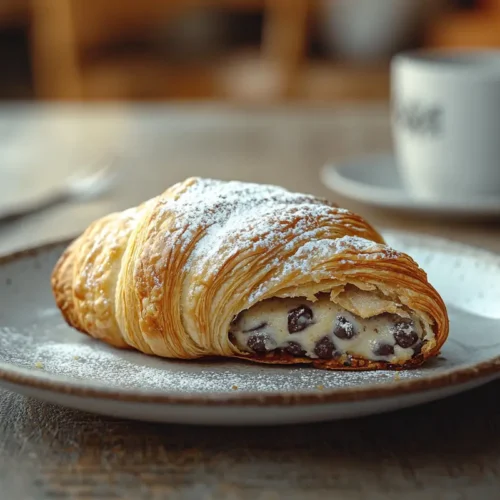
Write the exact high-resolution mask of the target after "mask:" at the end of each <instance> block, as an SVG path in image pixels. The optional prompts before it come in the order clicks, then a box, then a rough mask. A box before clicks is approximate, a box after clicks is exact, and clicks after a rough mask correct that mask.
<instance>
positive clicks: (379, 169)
mask: <svg viewBox="0 0 500 500" xmlns="http://www.w3.org/2000/svg"><path fill="white" fill-rule="evenodd" d="M320 176H321V180H322V182H323V184H325V185H326V186H327V187H328V188H330V189H331V190H332V191H334V192H335V193H337V194H339V195H341V196H344V197H346V198H351V199H353V200H356V201H359V202H362V203H365V204H367V205H372V206H378V207H380V208H390V209H397V210H404V211H411V212H415V213H421V214H428V215H445V216H454V217H471V216H472V217H491V216H499V215H500V196H499V197H498V198H485V197H473V196H472V195H471V196H470V197H468V199H462V200H456V201H451V200H432V201H430V200H429V201H428V200H419V199H414V198H413V197H412V196H411V194H410V193H408V192H407V191H406V190H405V188H404V186H403V183H402V181H401V178H400V176H399V172H398V169H397V166H396V161H395V159H394V156H393V155H392V154H390V153H385V154H373V155H369V156H364V157H360V158H357V159H353V160H349V161H345V162H342V163H330V164H327V165H325V166H324V167H323V168H322V170H321V173H320Z"/></svg>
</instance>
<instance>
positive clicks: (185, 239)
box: [163, 179, 396, 275]
mask: <svg viewBox="0 0 500 500" xmlns="http://www.w3.org/2000/svg"><path fill="white" fill-rule="evenodd" d="M163 210H168V211H170V212H171V213H172V214H173V215H174V217H175V222H174V225H173V227H172V231H175V232H176V238H177V239H176V243H175V244H176V245H180V246H181V250H182V251H184V250H185V249H186V248H187V246H188V245H192V243H193V240H194V239H195V238H198V237H200V235H201V237H200V239H199V240H198V241H197V242H196V245H195V246H194V248H192V251H191V254H190V256H189V259H188V260H187V262H186V267H187V268H188V269H189V270H191V271H194V272H197V273H199V274H201V275H203V274H206V273H210V275H212V273H216V272H217V271H218V268H219V267H220V266H222V265H223V264H224V262H226V261H227V260H228V259H229V258H231V257H232V256H233V255H237V254H239V253H240V252H246V253H247V254H265V253H266V252H267V251H269V250H272V249H275V248H282V249H283V252H292V251H293V250H294V249H295V248H298V251H297V252H296V253H295V255H292V256H291V258H289V259H287V261H286V265H285V268H284V269H283V270H284V272H289V271H293V270H297V271H299V272H301V273H306V272H310V271H311V265H312V262H311V261H312V260H316V261H317V257H318V256H319V257H320V258H324V259H326V258H327V257H328V256H331V255H333V254H338V253H340V252H344V251H346V250H347V251H351V252H353V253H359V252H366V253H367V255H366V258H372V259H376V258H378V257H379V256H380V255H382V254H383V255H384V256H385V257H386V258H393V257H395V256H396V253H395V252H392V251H391V250H390V249H388V248H387V247H385V246H383V245H377V244H375V243H373V242H371V241H369V240H366V239H364V238H362V237H360V236H345V237H343V238H338V239H334V238H333V239H332V236H331V234H332V228H336V227H337V226H338V223H339V221H343V220H344V219H345V218H346V217H348V216H349V211H348V210H345V209H339V208H336V207H334V206H332V205H331V204H329V203H328V202H327V201H325V200H322V199H319V198H316V197H314V196H311V195H307V194H301V193H291V192H289V191H287V190H286V189H284V188H281V187H278V186H270V185H262V184H251V183H243V182H236V181H232V182H222V181H217V180H211V179H201V180H198V181H196V182H195V183H193V184H192V185H191V186H189V187H188V188H187V191H186V192H184V193H183V194H182V195H181V196H180V197H179V198H178V199H176V200H166V201H165V202H164V205H163ZM328 227H330V231H329V232H330V236H329V237H328V238H325V230H327V229H328ZM346 227H347V226H346ZM348 227H349V232H351V233H359V234H360V235H362V234H363V233H365V232H366V226H365V225H364V223H362V222H359V223H358V224H354V223H349V224H348ZM228 242H230V244H228ZM311 255H314V256H315V259H311V258H310V256H311ZM278 264H279V259H276V260H274V261H271V262H267V263H266V269H265V271H268V270H271V269H273V268H275V267H276V266H277V265H278Z"/></svg>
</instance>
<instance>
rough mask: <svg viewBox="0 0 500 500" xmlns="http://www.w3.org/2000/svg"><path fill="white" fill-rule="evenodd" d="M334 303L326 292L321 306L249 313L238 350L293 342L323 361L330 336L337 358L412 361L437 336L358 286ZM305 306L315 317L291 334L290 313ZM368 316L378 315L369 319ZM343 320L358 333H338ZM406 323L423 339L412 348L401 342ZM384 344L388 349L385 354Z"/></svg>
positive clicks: (281, 305) (266, 307)
mask: <svg viewBox="0 0 500 500" xmlns="http://www.w3.org/2000/svg"><path fill="white" fill-rule="evenodd" d="M333 300H335V301H336V302H332V301H331V300H330V296H329V295H328V294H321V295H320V296H319V297H318V300H316V301H315V302H311V301H309V300H306V299H304V298H300V297H299V298H272V299H268V300H265V301H263V302H260V303H258V304H256V305H255V306H253V307H251V308H250V309H248V310H246V311H243V312H242V313H241V314H240V315H239V316H238V318H237V319H236V320H235V321H234V322H233V324H232V325H231V329H230V332H231V334H232V337H233V338H234V342H235V344H236V345H237V347H238V348H239V349H240V350H241V351H244V352H252V351H253V349H252V348H251V347H249V345H250V346H251V342H250V344H249V339H250V338H251V337H252V336H257V337H258V338H260V339H261V345H262V342H263V343H264V344H265V348H266V350H267V351H271V350H274V349H286V348H287V346H289V343H290V342H294V343H296V344H299V345H300V347H301V348H302V350H303V351H305V355H306V356H307V357H310V358H318V355H317V349H316V347H317V344H318V342H320V341H321V340H322V339H324V338H325V337H327V338H328V339H329V340H331V342H332V343H333V344H334V346H335V347H334V352H335V353H336V355H338V354H341V355H342V354H351V355H355V356H357V357H362V358H365V359H369V360H384V361H389V362H404V361H406V360H408V359H410V358H411V357H412V356H413V355H414V354H415V352H416V349H418V348H420V347H421V343H422V340H423V339H427V338H429V335H432V331H431V330H430V328H428V327H427V328H426V327H425V326H424V325H423V324H422V322H421V321H420V319H419V318H417V317H416V316H415V315H412V314H410V313H408V312H407V311H406V310H405V309H403V308H402V307H401V306H400V305H399V304H395V303H394V302H392V301H388V300H385V299H383V298H380V297H378V296H377V295H375V294H374V293H373V292H363V291H361V290H359V289H357V288H354V287H353V288H352V289H350V290H347V291H345V292H343V293H341V294H340V295H338V296H337V297H335V298H334V299H333ZM301 306H306V307H307V308H309V309H310V311H312V318H311V319H309V318H308V317H307V315H306V317H302V319H301V320H300V319H299V323H301V326H304V325H307V326H306V327H305V328H304V329H302V330H300V331H296V332H290V331H289V313H290V311H292V310H294V309H296V308H300V307H301ZM352 311H355V312H356V313H357V314H355V313H354V312H352ZM368 314H373V315H372V316H369V317H367V315H368ZM361 315H362V316H364V317H362V316H361ZM339 317H340V318H341V319H340V321H341V323H343V324H344V325H346V324H347V323H349V324H350V325H352V327H351V326H349V325H347V328H348V329H350V328H352V329H354V332H355V334H354V335H353V336H352V337H351V338H340V337H339V336H337V335H336V334H335V330H336V329H337V331H338V325H339ZM344 320H345V321H344ZM401 321H406V322H409V321H411V326H406V325H404V326H403V327H401V326H399V330H404V331H405V332H406V333H410V332H411V331H413V332H414V334H416V335H417V336H418V339H417V341H416V342H415V343H414V344H413V345H411V346H410V347H408V346H405V347H402V346H401V345H398V343H397V342H396V338H395V331H396V330H397V329H398V328H396V326H395V325H396V324H397V323H400V322H401ZM346 322H347V323H346ZM301 326H299V328H301ZM292 329H293V328H292ZM351 331H352V330H351ZM340 333H341V334H342V332H340ZM414 334H413V335H414ZM403 335H404V333H403ZM341 336H342V335H341ZM344 336H345V335H344ZM381 346H385V347H382V352H381ZM387 346H390V347H387ZM391 348H392V349H391ZM384 350H385V351H386V352H384Z"/></svg>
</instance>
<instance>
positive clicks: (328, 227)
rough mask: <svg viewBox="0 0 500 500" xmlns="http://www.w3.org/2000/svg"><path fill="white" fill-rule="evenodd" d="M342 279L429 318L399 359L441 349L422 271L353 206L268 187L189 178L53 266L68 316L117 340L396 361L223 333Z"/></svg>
mask: <svg viewBox="0 0 500 500" xmlns="http://www.w3.org/2000/svg"><path fill="white" fill-rule="evenodd" d="M346 284H352V285H355V286H358V287H360V288H364V289H367V288H370V289H373V290H375V289H376V290H377V291H378V293H381V294H383V295H384V296H385V297H387V298H388V299H390V300H395V301H397V302H398V303H400V304H403V305H404V306H405V307H406V308H408V309H411V310H412V311H415V312H416V313H417V315H419V316H420V317H421V318H424V319H426V320H428V321H429V324H432V325H433V330H434V333H435V339H431V340H430V341H429V342H427V343H426V344H425V345H424V347H423V349H422V354H421V355H419V356H417V357H415V358H413V359H412V360H411V361H410V362H407V363H406V364H404V365H401V366H399V367H410V366H412V365H416V364H420V363H421V362H423V361H424V360H425V359H426V358H428V357H430V356H434V355H436V354H437V353H438V351H439V349H440V347H441V345H442V344H443V342H444V341H445V340H446V337H447V335H448V317H447V314H446V308H445V305H444V303H443V301H442V299H441V297H440V296H439V295H438V293H437V292H436V290H434V288H433V287H432V286H431V285H430V284H429V283H428V281H427V277H426V274H425V273H424V271H422V270H421V269H420V268H419V267H418V266H417V264H416V263H415V262H414V261H413V260H412V259H411V258H410V257H409V256H407V255H405V254H402V253H399V252H396V251H394V250H392V249H390V248H389V247H387V246H385V244H384V240H383V238H382V237H381V236H380V234H379V233H378V232H377V231H375V230H374V229H373V228H372V227H371V226H370V225H369V224H368V223H367V222H366V221H365V220H364V219H362V218H361V217H360V216H358V215H355V214H353V213H351V212H349V211H347V210H343V209H340V208H337V207H336V206H335V205H333V204H331V203H329V202H327V201H325V200H322V199H319V198H315V197H312V196H308V195H302V194H295V193H289V192H288V191H286V190H283V189H281V188H278V187H274V186H259V185H254V184H245V183H237V182H229V183H226V182H222V181H214V180H209V179H198V178H191V179H187V180H186V181H184V182H182V183H179V184H176V185H174V186H172V187H171V188H169V189H168V190H167V191H165V192H164V193H163V194H162V195H160V196H158V197H156V198H153V199H151V200H149V201H147V202H146V203H144V204H142V205H140V206H139V207H137V208H135V209H130V210H127V211H125V212H122V213H116V214H110V215H108V216H106V217H103V218H102V219H100V220H98V221H95V222H94V223H93V224H91V225H90V226H89V228H88V229H87V230H86V231H85V232H84V234H83V235H82V236H81V237H80V238H78V239H77V240H76V241H75V242H73V243H72V244H71V245H70V246H69V247H68V249H67V250H66V251H65V252H64V254H63V255H62V256H61V258H60V260H59V262H58V263H57V265H56V267H55V268H54V271H53V275H52V287H53V291H54V296H55V298H56V303H57V305H58V307H59V308H60V309H61V311H62V314H63V316H64V318H65V319H66V321H67V322H68V323H69V324H70V325H71V326H73V327H75V328H76V329H78V330H80V331H83V332H85V333H88V334H89V335H91V336H93V337H96V338H99V339H102V340H104V341H105V342H108V343H110V344H113V345H115V346H119V347H133V348H135V349H138V350H140V351H142V352H145V353H148V354H156V355H158V356H163V357H171V358H185V359H192V358H199V357H205V356H231V357H243V358H245V359H251V360H253V361H257V362H262V363H280V364H289V363H313V365H314V366H317V367H319V368H330V369H377V368H392V367H393V366H391V365H388V364H387V363H386V362H382V361H378V362H375V361H367V360H362V359H354V358H350V359H349V362H348V363H347V361H346V360H345V359H343V358H339V359H334V360H329V361H320V360H311V359H294V358H290V356H285V355H283V354H279V353H273V354H272V355H268V356H266V357H264V358H262V357H258V356H249V355H248V354H246V353H243V352H241V351H239V350H238V348H237V347H236V346H235V345H234V344H232V343H231V341H230V340H229V337H228V334H227V332H228V330H229V324H230V322H231V320H232V319H233V318H234V317H235V316H236V315H237V314H238V313H239V312H241V311H242V310H245V309H248V308H249V307H251V306H252V305H254V304H255V303H257V302H259V301H261V300H265V299H267V298H270V297H274V296H281V297H286V296H306V297H311V296H314V295H315V294H316V293H318V292H320V291H329V290H332V289H335V288H336V287H337V288H338V287H340V286H344V285H346Z"/></svg>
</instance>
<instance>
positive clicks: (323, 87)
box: [0, 0, 500, 104]
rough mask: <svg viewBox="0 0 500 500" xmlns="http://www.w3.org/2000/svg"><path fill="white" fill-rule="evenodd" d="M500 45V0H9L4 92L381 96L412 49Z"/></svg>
mask: <svg viewBox="0 0 500 500" xmlns="http://www.w3.org/2000/svg"><path fill="white" fill-rule="evenodd" d="M499 45H500V0H323V1H322V0H198V1H195V0H176V1H173V0H172V1H166V0H140V1H123V0H99V1H97V0H91V1H89V0H1V1H0V75H1V78H0V99H3V100H16V99H17V100H19V99H22V100H26V99H33V100H77V101H91V100H99V101H102V100H131V101H136V100H140V101H145V100H164V101H183V100H184V101H186V100H189V101H193V100H217V101H228V102H239V103H256V104H259V103H264V104H272V103H278V102H290V101H299V102H306V103H307V102H338V101H346V100H349V101H353V100H355V101H370V100H384V99H387V98H388V95H389V74H388V61H389V59H390V57H391V55H392V54H394V53H395V52H397V51H399V50H402V49H408V48H415V47H454V46H460V47H464V46H470V47H473V46H491V47H497V46H499Z"/></svg>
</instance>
